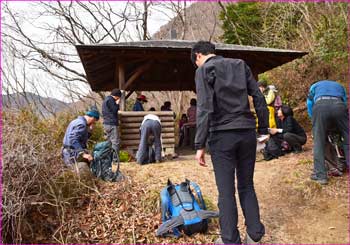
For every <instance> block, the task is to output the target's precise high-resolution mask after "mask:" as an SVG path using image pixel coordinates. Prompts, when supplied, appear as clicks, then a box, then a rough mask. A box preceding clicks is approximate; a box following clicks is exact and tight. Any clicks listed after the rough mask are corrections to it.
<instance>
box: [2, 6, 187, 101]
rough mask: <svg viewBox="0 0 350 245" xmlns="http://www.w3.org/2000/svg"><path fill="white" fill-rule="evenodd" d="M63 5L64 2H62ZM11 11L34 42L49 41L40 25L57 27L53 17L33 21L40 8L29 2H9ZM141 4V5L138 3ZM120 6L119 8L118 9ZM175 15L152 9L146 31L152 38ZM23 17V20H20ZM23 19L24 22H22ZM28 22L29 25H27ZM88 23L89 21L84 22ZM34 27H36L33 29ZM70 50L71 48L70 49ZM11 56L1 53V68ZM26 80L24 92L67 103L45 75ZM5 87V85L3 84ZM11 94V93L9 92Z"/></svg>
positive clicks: (30, 75) (35, 74) (34, 74)
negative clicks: (37, 92)
mask: <svg viewBox="0 0 350 245" xmlns="http://www.w3.org/2000/svg"><path fill="white" fill-rule="evenodd" d="M62 3H63V4H64V3H65V2H62ZM2 4H3V2H1V5H2ZM9 4H10V7H11V9H13V10H15V12H17V13H18V16H19V19H20V20H21V23H22V24H23V26H24V31H25V32H26V35H28V36H30V37H32V38H34V39H36V40H45V41H46V40H49V38H50V35H48V34H47V33H44V31H42V30H41V29H40V27H41V26H42V25H45V24H52V25H54V24H56V25H58V24H59V22H58V20H57V19H55V18H54V17H50V16H41V17H40V18H37V19H33V17H34V16H35V12H36V11H39V10H40V8H35V9H33V6H32V3H31V2H24V1H18V2H17V1H16V2H9ZM36 4H39V2H36ZM111 4H113V5H114V6H113V7H115V9H114V10H115V11H116V10H117V9H118V8H121V7H123V5H124V4H125V2H113V3H111ZM139 4H142V3H139ZM190 4H191V3H187V6H189V5H190ZM119 6H120V7H119ZM1 10H2V21H4V22H6V21H7V20H8V18H7V17H6V16H4V14H3V6H2V7H1ZM174 16H175V14H174V13H172V12H171V11H170V10H168V9H165V8H162V7H157V8H154V9H152V10H151V11H150V14H149V16H148V30H149V34H150V35H151V36H152V35H153V34H154V33H156V32H157V31H158V30H159V28H160V27H161V26H162V25H164V24H166V23H167V22H168V21H169V20H170V18H169V17H174ZM22 17H23V18H22ZM24 19H25V20H24ZM29 21H30V23H29ZM86 21H89V20H86ZM35 26H36V27H35ZM128 28H130V29H132V28H133V27H132V26H131V25H130V26H129V27H128ZM2 30H4V28H3V27H2ZM133 34H135V33H133V32H132V31H131V32H130V35H133ZM133 39H134V40H137V35H136V34H135V36H134V37H133ZM70 48H71V47H70ZM72 52H76V51H75V49H72ZM10 56H11V54H8V53H3V54H2V59H1V60H2V62H1V63H2V64H1V66H2V67H4V59H8V58H9V57H10ZM20 63H21V62H16V67H17V68H16V69H19V67H20ZM74 69H76V70H79V71H80V72H82V73H84V74H85V72H84V71H83V70H82V65H81V64H79V65H75V66H74ZM26 76H27V78H31V79H32V80H35V81H36V82H35V84H32V85H31V86H28V85H27V86H26V91H28V92H35V89H34V87H33V86H35V88H36V89H37V90H38V91H39V93H40V95H42V96H44V97H47V96H49V97H53V98H56V99H59V100H63V101H66V102H68V101H67V99H66V97H65V95H64V94H63V93H62V91H60V90H61V88H62V86H60V84H59V82H57V81H54V79H52V78H51V77H50V76H48V75H47V74H45V73H43V72H39V71H38V70H33V69H31V70H28V71H27V74H26ZM3 85H5V84H3ZM72 86H79V89H81V90H82V91H83V92H84V93H88V91H89V90H90V88H89V86H85V87H84V86H82V85H81V83H79V84H77V85H75V84H72ZM2 93H5V91H4V89H3V91H2ZM10 93H11V92H10Z"/></svg>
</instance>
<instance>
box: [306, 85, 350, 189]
mask: <svg viewBox="0 0 350 245" xmlns="http://www.w3.org/2000/svg"><path fill="white" fill-rule="evenodd" d="M306 103H307V111H308V114H309V117H311V118H312V133H313V138H314V148H313V152H314V170H313V173H312V174H311V176H310V178H311V179H312V180H314V181H317V182H318V183H320V184H322V185H325V184H327V183H328V178H327V171H326V166H325V145H326V137H327V131H328V130H329V129H330V128H332V127H336V128H337V129H338V130H339V132H340V133H341V136H342V137H343V140H344V141H343V147H344V152H345V158H346V163H347V166H348V167H349V113H348V109H347V98H346V91H345V88H344V87H343V86H342V85H341V84H339V83H338V82H336V81H330V80H322V81H318V82H316V83H314V84H313V85H312V86H311V87H310V89H309V95H308V97H307V102H306Z"/></svg>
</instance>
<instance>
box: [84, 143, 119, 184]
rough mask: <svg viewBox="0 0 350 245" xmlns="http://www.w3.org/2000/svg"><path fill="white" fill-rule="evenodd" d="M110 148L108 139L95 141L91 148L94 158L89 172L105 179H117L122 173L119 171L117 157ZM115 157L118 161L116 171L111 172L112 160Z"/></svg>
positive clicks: (110, 144) (112, 180) (113, 180)
mask: <svg viewBox="0 0 350 245" xmlns="http://www.w3.org/2000/svg"><path fill="white" fill-rule="evenodd" d="M117 155H118V154H116V152H115V151H114V150H113V148H112V143H111V142H110V141H103V142H100V143H97V144H96V145H95V147H94V150H93V156H94V160H93V161H92V163H91V165H90V169H91V172H92V173H93V174H94V175H95V176H96V177H97V178H101V179H103V180H105V181H111V182H115V181H119V180H121V177H122V174H121V173H120V171H119V157H118V156H117ZM114 158H116V159H117V161H118V167H117V171H116V172H115V173H114V172H112V162H113V159H114Z"/></svg>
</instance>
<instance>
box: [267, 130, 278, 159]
mask: <svg viewBox="0 0 350 245" xmlns="http://www.w3.org/2000/svg"><path fill="white" fill-rule="evenodd" d="M279 156H282V147H281V140H280V139H279V138H278V136H274V135H272V136H271V137H270V139H269V140H268V141H267V143H266V146H265V148H264V160H266V161H269V160H272V159H274V158H278V157H279Z"/></svg>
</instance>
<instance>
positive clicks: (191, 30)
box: [152, 2, 226, 42]
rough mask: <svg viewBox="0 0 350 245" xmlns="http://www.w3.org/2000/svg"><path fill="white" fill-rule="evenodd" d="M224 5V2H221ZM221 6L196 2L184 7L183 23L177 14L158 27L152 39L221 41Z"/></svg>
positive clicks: (214, 3) (215, 3) (213, 3)
mask: <svg viewBox="0 0 350 245" xmlns="http://www.w3.org/2000/svg"><path fill="white" fill-rule="evenodd" d="M223 5H226V3H223ZM221 10H222V9H221V7H220V5H219V4H218V3H217V2H197V3H193V4H191V5H190V6H189V7H187V8H186V9H185V15H183V16H185V18H182V19H184V20H185V21H184V23H185V25H184V24H183V22H182V21H181V18H180V17H179V16H176V17H175V18H173V19H172V20H170V21H169V22H168V23H167V24H165V25H163V26H162V27H160V30H159V31H158V32H157V33H155V34H154V35H153V37H152V39H155V40H157V39H158V40H159V39H180V40H181V39H183V40H209V39H210V40H211V41H213V42H221V41H220V37H221V36H222V35H223V33H224V32H223V30H222V28H221V26H222V21H221V20H220V19H219V15H220V12H221Z"/></svg>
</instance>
